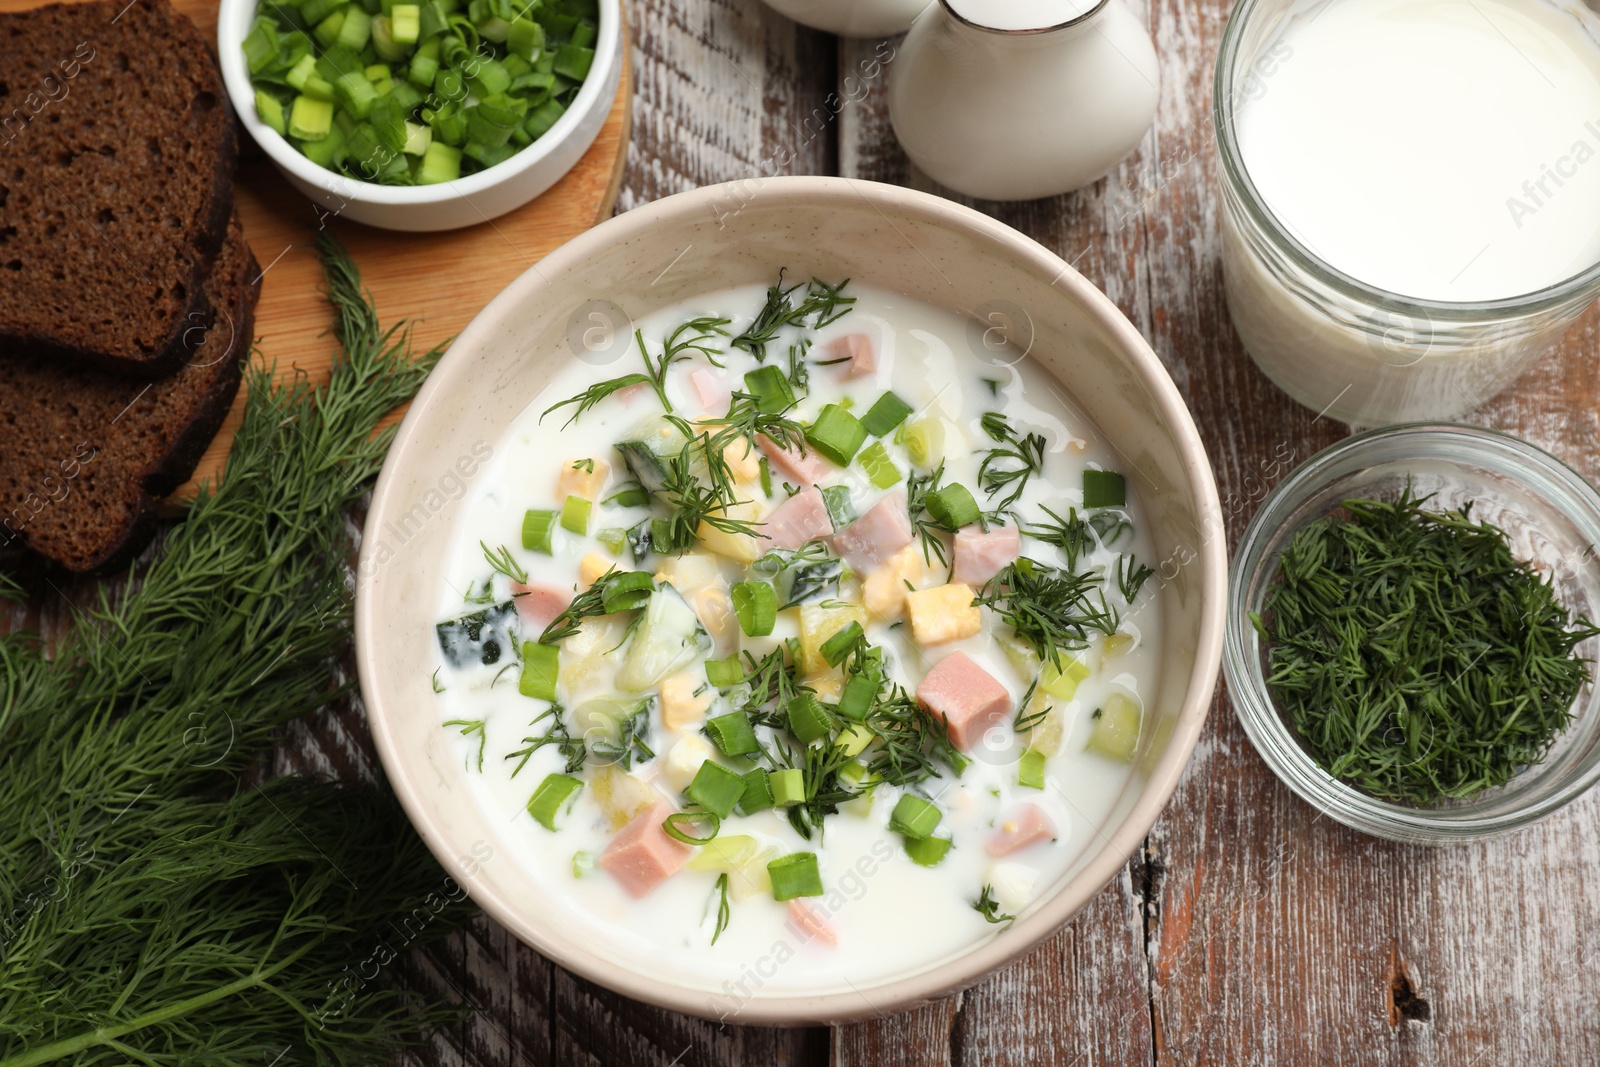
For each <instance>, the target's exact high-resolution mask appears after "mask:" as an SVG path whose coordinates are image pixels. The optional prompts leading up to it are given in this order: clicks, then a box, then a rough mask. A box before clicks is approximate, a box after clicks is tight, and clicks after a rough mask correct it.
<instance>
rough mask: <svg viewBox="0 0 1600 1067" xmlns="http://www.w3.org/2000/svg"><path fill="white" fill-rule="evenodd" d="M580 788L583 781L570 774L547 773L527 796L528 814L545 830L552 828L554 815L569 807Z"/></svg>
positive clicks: (573, 802)
mask: <svg viewBox="0 0 1600 1067" xmlns="http://www.w3.org/2000/svg"><path fill="white" fill-rule="evenodd" d="M582 788H583V782H582V781H580V780H579V779H577V778H574V777H572V776H571V775H570V774H552V775H548V776H547V777H546V778H545V780H544V781H542V782H540V783H539V788H538V789H535V790H534V791H533V796H531V797H529V798H528V814H529V815H532V816H533V817H534V818H535V819H537V820H538V821H539V823H540V825H542V826H543V827H544V828H545V829H546V830H554V829H555V828H556V816H557V815H560V814H561V813H562V812H563V811H567V810H570V809H571V807H572V805H573V804H575V803H576V802H577V799H578V791H579V790H581V789H582Z"/></svg>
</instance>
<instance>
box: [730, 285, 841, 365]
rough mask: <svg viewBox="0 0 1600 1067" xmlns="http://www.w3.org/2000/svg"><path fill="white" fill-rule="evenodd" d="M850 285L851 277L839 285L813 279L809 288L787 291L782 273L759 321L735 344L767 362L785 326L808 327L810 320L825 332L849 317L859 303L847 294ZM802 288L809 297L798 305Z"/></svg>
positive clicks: (797, 287) (790, 288)
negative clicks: (771, 345) (824, 329)
mask: <svg viewBox="0 0 1600 1067" xmlns="http://www.w3.org/2000/svg"><path fill="white" fill-rule="evenodd" d="M849 284H850V279H849V278H846V279H845V280H844V281H842V282H840V283H839V284H837V285H829V284H828V283H827V282H824V281H822V280H820V279H817V278H812V279H811V284H810V285H809V286H807V285H805V283H803V282H802V283H796V284H795V285H791V286H790V287H789V288H787V289H785V288H784V287H783V272H782V271H779V272H778V284H777V285H774V286H770V287H769V288H768V289H767V300H766V303H765V304H763V305H762V306H761V310H760V311H758V312H757V313H756V317H755V321H754V322H752V323H751V324H750V325H749V326H748V327H746V328H745V330H744V332H742V333H740V334H739V335H738V336H737V337H735V338H734V339H733V340H732V342H731V344H732V345H733V347H735V348H738V349H742V350H743V351H745V352H748V353H750V354H751V355H752V356H754V357H755V358H756V362H758V363H765V362H766V359H767V346H768V345H769V344H771V343H772V342H774V341H776V340H777V339H778V333H779V331H781V330H782V329H783V328H784V327H786V326H793V327H804V326H805V325H806V324H807V323H806V320H807V319H810V320H811V322H810V325H811V327H812V328H813V329H821V328H822V327H824V326H828V325H830V324H832V323H835V322H837V321H839V320H840V319H841V318H843V317H844V316H845V315H847V314H848V313H849V312H850V310H851V305H852V304H854V303H855V302H856V298H855V297H853V296H845V295H844V287H845V286H847V285H849ZM801 289H805V290H806V294H805V296H803V297H802V298H801V299H800V302H799V303H798V304H797V303H795V301H794V299H793V297H794V294H795V293H796V292H798V291H799V290H801Z"/></svg>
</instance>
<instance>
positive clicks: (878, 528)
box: [833, 492, 911, 574]
mask: <svg viewBox="0 0 1600 1067" xmlns="http://www.w3.org/2000/svg"><path fill="white" fill-rule="evenodd" d="M910 543H911V516H910V515H909V514H908V513H907V511H906V495H905V493H903V492H894V493H890V494H889V495H888V496H886V497H884V498H883V499H882V500H880V501H878V502H877V503H876V504H874V505H872V507H870V508H868V509H867V513H866V514H865V515H863V516H861V517H860V518H859V519H857V520H856V521H855V522H852V523H851V524H850V525H849V526H846V527H845V528H844V529H842V530H840V531H839V532H838V533H836V534H834V536H833V550H834V551H835V552H837V553H839V555H840V556H842V557H844V559H845V561H846V562H848V563H849V564H850V567H851V569H852V570H854V571H855V572H856V573H857V574H871V573H872V572H873V571H875V570H877V569H878V568H879V567H881V566H883V565H884V564H885V563H887V562H888V561H889V560H890V559H891V558H892V557H893V556H894V555H895V554H896V553H897V552H899V551H900V550H901V549H902V548H904V547H906V546H907V545H909V544H910Z"/></svg>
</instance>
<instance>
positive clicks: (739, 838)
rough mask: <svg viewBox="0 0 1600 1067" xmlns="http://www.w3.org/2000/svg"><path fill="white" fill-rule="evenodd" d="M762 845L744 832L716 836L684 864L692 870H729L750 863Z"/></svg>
mask: <svg viewBox="0 0 1600 1067" xmlns="http://www.w3.org/2000/svg"><path fill="white" fill-rule="evenodd" d="M760 847H761V846H760V845H759V844H758V843H757V842H756V839H755V838H753V837H748V836H746V835H744V834H730V835H727V836H723V837H716V838H713V839H711V840H710V841H708V842H706V843H705V844H704V845H702V846H700V850H699V851H698V852H696V853H695V854H694V855H693V856H690V857H689V862H688V863H686V864H684V866H685V867H688V868H689V869H690V870H691V871H729V870H733V869H734V868H736V867H738V866H739V865H740V864H741V863H748V862H749V861H750V860H751V859H752V858H753V857H754V856H755V854H756V852H757V851H759V850H760Z"/></svg>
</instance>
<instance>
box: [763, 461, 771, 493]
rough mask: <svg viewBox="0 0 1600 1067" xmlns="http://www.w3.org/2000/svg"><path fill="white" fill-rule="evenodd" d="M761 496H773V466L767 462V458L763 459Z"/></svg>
mask: <svg viewBox="0 0 1600 1067" xmlns="http://www.w3.org/2000/svg"><path fill="white" fill-rule="evenodd" d="M761 495H762V496H767V497H770V496H771V495H772V464H770V463H768V462H767V457H766V456H762V457H761Z"/></svg>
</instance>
